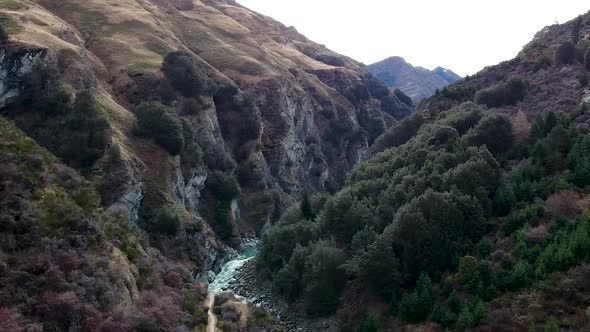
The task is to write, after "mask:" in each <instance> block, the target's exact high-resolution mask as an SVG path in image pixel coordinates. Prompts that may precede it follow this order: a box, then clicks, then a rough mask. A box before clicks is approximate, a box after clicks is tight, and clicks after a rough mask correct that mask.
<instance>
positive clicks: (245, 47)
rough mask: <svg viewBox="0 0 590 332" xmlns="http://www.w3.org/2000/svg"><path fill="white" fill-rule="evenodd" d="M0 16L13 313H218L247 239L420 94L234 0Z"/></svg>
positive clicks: (47, 1)
mask: <svg viewBox="0 0 590 332" xmlns="http://www.w3.org/2000/svg"><path fill="white" fill-rule="evenodd" d="M0 17H1V27H2V29H1V31H0V32H2V33H0V37H1V38H0V46H1V47H0V54H1V56H0V80H1V84H0V106H1V110H0V114H1V117H0V120H1V122H0V124H1V125H2V128H1V129H2V130H1V131H0V133H1V136H0V149H1V151H2V157H1V158H2V159H1V162H0V180H1V183H2V186H3V187H2V188H3V190H2V195H0V206H2V209H1V211H2V212H0V220H1V223H0V224H1V225H0V285H2V287H0V288H1V290H0V317H2V319H0V324H4V325H0V330H9V331H19V330H22V329H24V328H25V327H26V326H29V327H28V328H27V329H28V330H39V329H46V330H58V331H59V330H105V331H106V330H122V331H127V330H160V329H165V330H174V329H175V330H186V329H187V328H190V329H192V328H193V327H197V328H199V326H200V327H201V328H202V327H203V326H202V325H203V324H205V325H206V323H207V315H206V307H207V305H206V304H205V299H204V297H205V296H206V295H207V294H206V293H207V291H206V287H205V286H204V285H205V284H206V283H207V282H209V281H211V280H212V279H213V278H214V276H215V274H216V273H218V272H219V271H220V269H221V267H222V265H223V264H224V263H225V262H226V261H227V260H229V259H230V258H232V257H235V256H236V249H238V250H239V249H240V247H241V243H242V242H243V241H242V239H245V238H250V237H256V236H258V235H260V234H261V233H262V232H263V230H265V229H268V228H269V227H271V224H272V223H273V222H274V221H276V220H277V219H278V218H279V216H280V215H281V214H282V212H283V211H284V209H285V208H286V207H287V206H289V205H292V204H293V203H294V202H297V201H299V200H300V199H301V198H302V197H303V196H304V193H306V192H319V191H336V190H338V189H339V188H340V187H341V186H342V185H343V184H344V182H345V178H346V174H347V171H348V170H350V169H351V168H352V167H354V166H355V165H357V164H358V163H359V162H361V161H363V160H365V159H367V158H368V156H369V154H370V149H369V147H370V145H371V144H372V143H373V142H374V140H375V139H376V138H377V137H378V136H379V135H380V134H382V133H383V132H384V131H385V130H386V129H387V128H389V127H390V126H391V125H392V124H394V123H396V122H397V121H398V120H399V119H402V118H403V117H405V116H407V115H408V114H410V113H411V112H412V111H413V110H412V108H411V106H409V105H407V104H405V103H404V101H402V100H400V99H399V98H398V96H402V95H400V94H399V93H398V94H395V93H394V92H393V91H390V90H389V89H388V88H387V87H386V86H385V85H384V84H383V83H381V82H380V81H378V80H376V79H375V78H373V77H372V75H371V74H370V73H369V72H368V71H367V70H366V69H365V68H364V66H363V65H361V64H360V63H358V62H356V61H354V60H352V59H350V58H347V57H345V56H342V55H339V54H337V53H334V52H332V51H330V50H328V49H326V48H325V47H324V46H321V45H319V44H316V43H314V42H312V41H310V40H309V39H307V38H306V37H305V36H302V35H301V34H299V33H298V32H297V31H296V30H295V29H294V28H292V27H286V26H284V25H282V24H280V23H279V22H277V21H275V20H273V19H271V18H269V17H266V16H263V15H260V14H258V13H255V12H253V11H250V10H248V9H247V8H245V7H243V6H241V5H239V4H238V3H236V2H235V1H231V0H228V1H224V0H203V1H191V0H150V1H116V2H113V1H107V0H91V1H86V0H84V1H82V0H7V1H0ZM402 97H403V96H402ZM406 102H407V101H406ZM216 303H217V302H216ZM216 305H217V306H220V305H221V304H219V303H217V304H216ZM250 309H251V310H249V311H248V314H246V312H244V315H254V316H255V317H254V318H255V319H252V320H251V324H255V323H256V324H257V323H261V324H262V323H265V324H266V323H269V325H268V326H267V328H270V326H271V324H270V323H272V319H271V318H270V317H267V316H265V314H264V313H260V312H258V311H257V310H256V309H253V308H250ZM244 310H245V309H244ZM230 311H231V310H230ZM230 311H228V312H230ZM231 314H232V315H235V314H236V313H235V311H231ZM228 317H229V313H228ZM244 317H246V316H244ZM249 317H250V316H249ZM234 323H235V321H234ZM228 324H229V323H228ZM251 327H252V328H255V326H251Z"/></svg>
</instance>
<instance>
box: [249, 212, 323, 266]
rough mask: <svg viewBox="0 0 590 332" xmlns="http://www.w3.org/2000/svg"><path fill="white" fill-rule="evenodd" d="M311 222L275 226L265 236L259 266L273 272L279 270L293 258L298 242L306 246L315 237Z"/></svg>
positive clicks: (258, 260) (258, 258)
mask: <svg viewBox="0 0 590 332" xmlns="http://www.w3.org/2000/svg"><path fill="white" fill-rule="evenodd" d="M314 233H315V230H314V226H313V224H311V223H310V222H300V223H296V224H293V225H288V226H285V227H274V228H272V229H271V231H270V232H268V234H266V235H265V236H264V239H263V241H262V246H261V247H260V253H259V254H258V257H257V262H256V263H257V267H258V268H259V269H266V270H268V271H269V272H271V273H276V272H278V271H279V270H280V269H281V268H282V267H283V266H284V265H285V264H287V263H288V262H289V260H290V258H291V254H292V253H293V251H294V250H295V247H296V246H297V244H300V245H301V246H306V245H307V244H308V243H309V242H311V241H312V240H313V239H314V238H315V234H314Z"/></svg>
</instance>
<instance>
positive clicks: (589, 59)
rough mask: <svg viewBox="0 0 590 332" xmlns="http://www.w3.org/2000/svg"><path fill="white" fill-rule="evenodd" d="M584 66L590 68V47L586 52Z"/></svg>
mask: <svg viewBox="0 0 590 332" xmlns="http://www.w3.org/2000/svg"><path fill="white" fill-rule="evenodd" d="M584 67H586V70H590V48H589V49H587V50H586V53H585V54H584Z"/></svg>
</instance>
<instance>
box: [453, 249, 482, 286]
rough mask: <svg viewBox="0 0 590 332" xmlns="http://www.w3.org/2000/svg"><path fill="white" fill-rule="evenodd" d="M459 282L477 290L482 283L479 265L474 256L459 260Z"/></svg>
mask: <svg viewBox="0 0 590 332" xmlns="http://www.w3.org/2000/svg"><path fill="white" fill-rule="evenodd" d="M457 277H458V280H459V282H460V283H461V284H464V285H466V286H468V287H469V288H471V289H475V287H477V285H478V284H479V282H480V276H479V263H478V262H477V258H475V257H473V256H464V257H462V258H461V259H460V260H459V272H458V275H457Z"/></svg>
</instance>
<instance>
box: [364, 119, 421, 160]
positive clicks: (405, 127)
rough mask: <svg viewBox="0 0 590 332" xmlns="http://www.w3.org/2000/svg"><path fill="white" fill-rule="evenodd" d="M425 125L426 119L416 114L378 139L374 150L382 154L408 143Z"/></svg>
mask: <svg viewBox="0 0 590 332" xmlns="http://www.w3.org/2000/svg"><path fill="white" fill-rule="evenodd" d="M423 123H424V118H423V117H422V115H420V114H414V115H412V116H410V117H407V118H405V119H403V120H402V121H400V122H399V123H397V124H396V125H395V126H393V127H392V128H391V129H388V130H387V131H386V132H385V133H383V135H381V136H379V138H377V140H376V141H375V144H374V145H373V150H374V151H377V152H380V151H383V150H385V149H388V148H392V147H397V146H400V145H402V144H404V143H406V142H407V141H408V140H410V139H411V138H412V137H414V136H415V135H416V133H417V132H418V129H420V127H421V126H422V124H423Z"/></svg>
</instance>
